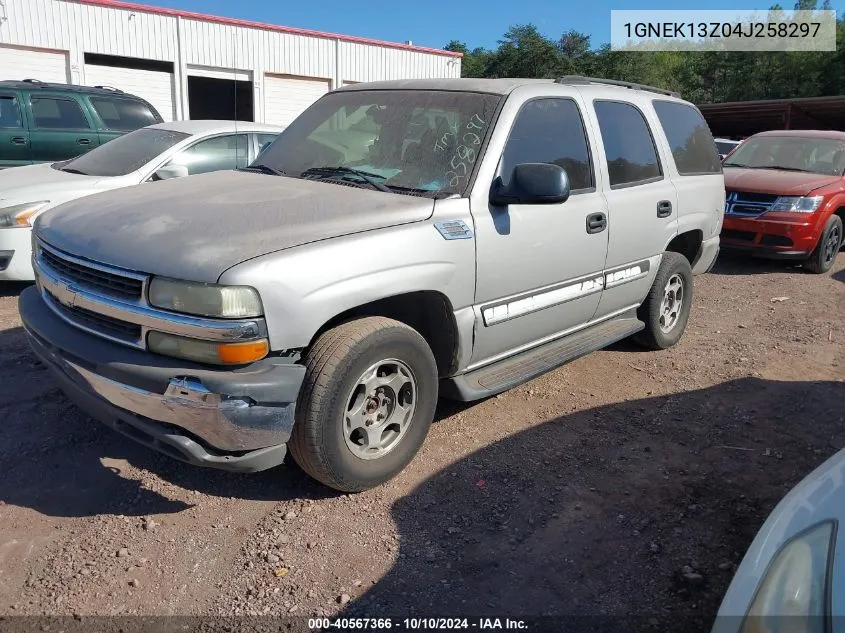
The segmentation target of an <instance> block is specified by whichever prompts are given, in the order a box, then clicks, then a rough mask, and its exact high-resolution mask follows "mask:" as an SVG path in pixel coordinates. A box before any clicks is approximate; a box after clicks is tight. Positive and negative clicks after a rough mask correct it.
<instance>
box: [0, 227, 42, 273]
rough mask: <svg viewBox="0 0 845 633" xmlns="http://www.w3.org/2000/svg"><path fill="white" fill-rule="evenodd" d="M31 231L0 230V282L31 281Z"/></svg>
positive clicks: (26, 229) (21, 229) (23, 228)
mask: <svg viewBox="0 0 845 633" xmlns="http://www.w3.org/2000/svg"><path fill="white" fill-rule="evenodd" d="M34 279H35V275H34V274H33V272H32V229H30V228H26V227H21V228H3V229H0V281H33V280H34Z"/></svg>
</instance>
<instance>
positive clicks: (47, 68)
mask: <svg viewBox="0 0 845 633" xmlns="http://www.w3.org/2000/svg"><path fill="white" fill-rule="evenodd" d="M2 79H18V80H20V79H38V80H40V81H43V82H45V83H46V82H49V83H57V84H66V83H68V82H69V78H68V58H67V53H57V52H55V51H44V50H38V49H34V48H17V47H14V46H4V45H2V44H0V80H2Z"/></svg>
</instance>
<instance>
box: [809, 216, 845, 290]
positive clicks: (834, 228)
mask: <svg viewBox="0 0 845 633" xmlns="http://www.w3.org/2000/svg"><path fill="white" fill-rule="evenodd" d="M842 239H843V237H842V218H840V217H839V216H838V215H832V216H830V217H829V218H828V219H827V223H826V224H825V225H824V230H823V231H822V236H821V237H820V238H819V243H818V244H817V245H816V249H815V250H814V251H813V254H812V255H810V258H809V259H808V260H807V261H805V262H804V268H806V269H807V270H809V271H810V272H811V273H815V274H817V275H821V274H822V273H826V272H827V271H829V270H830V269H831V267H832V266H833V262H835V261H836V255H837V253H839V249H840V248H842Z"/></svg>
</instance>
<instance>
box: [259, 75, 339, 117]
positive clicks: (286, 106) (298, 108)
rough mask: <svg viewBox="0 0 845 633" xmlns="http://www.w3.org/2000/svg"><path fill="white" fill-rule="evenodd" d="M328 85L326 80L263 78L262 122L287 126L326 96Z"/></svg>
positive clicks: (273, 76)
mask: <svg viewBox="0 0 845 633" xmlns="http://www.w3.org/2000/svg"><path fill="white" fill-rule="evenodd" d="M330 85H331V84H330V82H329V80H327V79H305V78H302V77H280V76H277V75H267V76H265V78H264V122H265V123H271V124H274V125H287V124H288V123H290V122H291V121H293V120H294V119H295V118H296V117H297V116H299V114H300V113H302V111H303V110H305V108H307V107H308V106H310V105H311V104H312V103H314V102H315V101H316V100H317V99H319V98H320V97H322V96H323V95H324V94H326V93H327V92H328V91H329V88H330Z"/></svg>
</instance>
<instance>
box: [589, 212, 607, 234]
mask: <svg viewBox="0 0 845 633" xmlns="http://www.w3.org/2000/svg"><path fill="white" fill-rule="evenodd" d="M606 228H607V216H606V215H605V214H604V213H591V214H590V215H588V216H587V233H590V234H593V233H601V232H602V231H604V230H605V229H606Z"/></svg>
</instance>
